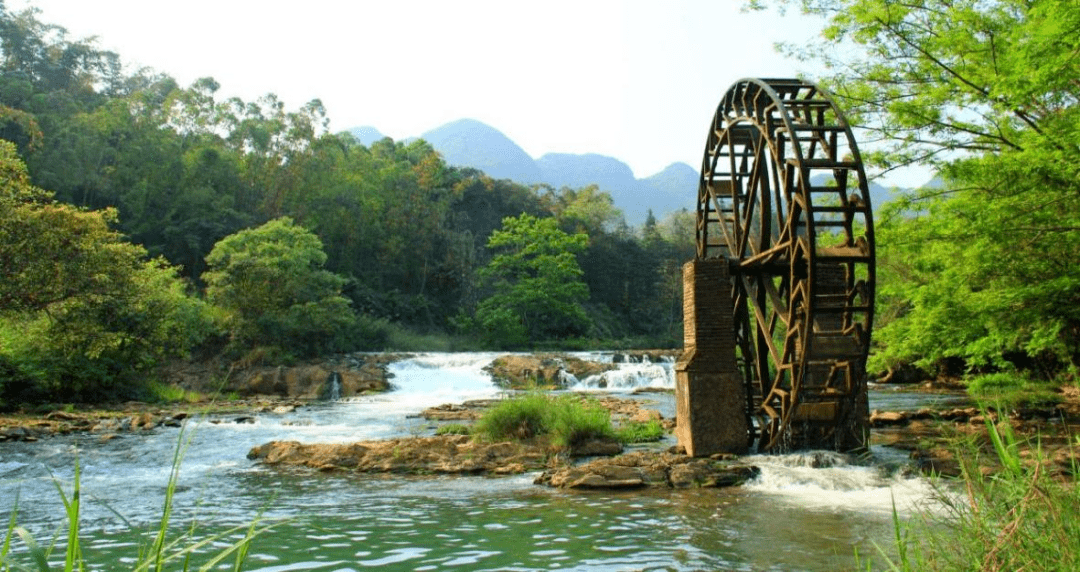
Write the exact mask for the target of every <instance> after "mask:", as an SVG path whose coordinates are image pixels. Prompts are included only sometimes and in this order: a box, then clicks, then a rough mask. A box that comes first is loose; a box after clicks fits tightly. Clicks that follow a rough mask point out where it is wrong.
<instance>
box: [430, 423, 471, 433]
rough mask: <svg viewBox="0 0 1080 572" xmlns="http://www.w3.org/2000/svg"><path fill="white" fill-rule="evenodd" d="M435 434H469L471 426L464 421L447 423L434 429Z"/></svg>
mask: <svg viewBox="0 0 1080 572" xmlns="http://www.w3.org/2000/svg"><path fill="white" fill-rule="evenodd" d="M435 434H436V435H471V434H472V427H471V426H469V425H466V424H464V423H447V424H445V425H440V426H438V427H437V428H436V429H435Z"/></svg>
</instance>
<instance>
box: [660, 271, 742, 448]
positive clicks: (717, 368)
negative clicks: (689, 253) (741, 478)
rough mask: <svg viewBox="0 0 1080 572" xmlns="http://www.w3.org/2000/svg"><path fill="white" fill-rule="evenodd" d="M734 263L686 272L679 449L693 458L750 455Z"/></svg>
mask: <svg viewBox="0 0 1080 572" xmlns="http://www.w3.org/2000/svg"><path fill="white" fill-rule="evenodd" d="M732 313H733V309H732V301H731V286H730V280H729V276H728V263H727V261H726V260H724V259H706V260H693V261H691V262H688V263H686V265H684V266H683V324H684V325H683V333H684V340H683V354H682V357H681V358H680V359H679V362H678V363H677V364H676V365H675V402H676V408H677V411H676V415H677V418H678V426H677V427H676V428H675V436H676V438H677V439H678V442H679V445H682V446H683V447H684V448H685V449H686V453H687V454H688V455H690V456H693V457H706V456H709V455H713V454H716V453H736V454H741V453H745V452H746V451H747V448H748V441H749V440H748V435H749V433H748V431H749V426H748V419H747V411H746V388H745V386H744V385H743V379H742V376H741V375H740V374H739V372H738V370H737V369H736V365H735V327H734V318H733V316H732Z"/></svg>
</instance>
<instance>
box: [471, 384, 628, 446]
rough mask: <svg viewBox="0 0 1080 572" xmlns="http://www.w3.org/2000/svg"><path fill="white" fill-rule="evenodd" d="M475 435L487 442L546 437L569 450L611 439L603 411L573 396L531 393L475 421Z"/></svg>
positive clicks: (512, 400) (498, 406) (610, 432)
mask: <svg viewBox="0 0 1080 572" xmlns="http://www.w3.org/2000/svg"><path fill="white" fill-rule="evenodd" d="M474 430H475V434H476V435H478V436H479V437H481V438H484V439H487V440H492V441H496V440H500V439H518V440H526V439H533V438H537V437H542V436H543V437H547V438H549V439H550V440H551V444H552V445H554V446H556V447H573V446H574V445H576V444H578V443H581V442H582V441H586V440H588V439H604V438H614V437H615V430H614V429H613V428H612V426H611V416H610V414H609V413H608V411H607V410H606V409H604V408H603V407H601V406H600V405H598V404H596V403H595V402H592V401H589V400H583V399H581V398H580V397H578V396H574V395H562V396H547V395H543V394H539V393H532V394H529V395H526V396H524V397H517V398H514V399H508V400H506V401H504V402H502V403H500V404H498V405H496V406H495V407H493V408H491V409H490V410H489V411H488V412H487V413H485V414H484V416H483V417H481V418H480V420H479V421H477V423H476V426H475V428H474Z"/></svg>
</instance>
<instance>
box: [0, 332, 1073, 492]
mask: <svg viewBox="0 0 1080 572" xmlns="http://www.w3.org/2000/svg"><path fill="white" fill-rule="evenodd" d="M406 357H408V356H405V355H397V354H370V355H369V354H359V355H355V356H340V357H338V358H335V359H333V360H326V361H325V362H321V363H312V364H304V365H299V366H293V367H289V368H285V367H277V368H271V367H256V368H248V369H246V370H233V371H231V372H227V375H225V376H224V377H221V376H220V375H219V374H218V375H215V374H213V373H211V372H210V371H209V369H204V370H203V371H202V373H201V374H199V373H198V372H197V371H196V370H195V369H193V368H192V369H188V370H180V369H176V370H174V371H173V381H174V383H175V384H176V386H177V387H182V388H184V389H185V390H192V391H194V390H206V389H207V388H209V387H211V386H213V385H214V384H218V386H219V387H220V386H222V385H223V386H224V387H227V388H229V391H230V392H232V393H233V394H234V395H239V394H242V395H244V397H243V398H241V399H231V400H225V401H222V400H216V401H215V400H207V401H203V402H194V403H189V402H183V403H174V404H168V405H163V404H149V403H142V402H124V403H120V404H112V405H107V406H77V405H65V406H57V407H55V408H47V409H36V410H33V411H22V412H13V413H8V414H0V441H35V440H40V439H46V438H48V437H50V436H53V435H62V434H71V433H85V434H91V435H97V436H99V438H100V439H101V440H108V439H112V438H114V437H116V436H118V435H123V434H137V433H139V432H146V431H151V430H154V429H157V428H178V427H180V426H181V425H182V424H183V423H184V421H185V419H188V418H190V417H193V416H203V417H206V418H209V419H211V422H212V423H216V422H225V423H254V422H256V421H257V420H258V419H259V418H260V417H267V416H282V415H287V414H289V413H291V412H293V411H296V410H297V409H298V408H299V409H302V408H305V407H310V406H313V405H315V404H318V403H322V402H321V401H320V399H331V398H334V397H340V398H352V397H356V396H361V395H377V394H379V393H382V392H385V391H386V390H388V389H390V388H392V387H393V375H392V374H391V373H389V371H388V365H389V364H391V363H394V362H397V361H400V360H403V359H405V358H406ZM617 357H618V358H619V359H620V360H630V361H633V360H637V361H639V362H641V361H649V360H655V361H662V360H670V359H671V356H670V355H669V354H668V353H661V354H656V355H652V354H650V353H649V352H633V353H627V354H618V356H617ZM615 361H616V360H615V359H614V358H613V359H612V363H597V362H595V361H587V360H582V359H580V358H577V357H574V356H572V355H567V354H557V353H545V354H532V355H523V354H507V355H502V356H496V357H494V358H493V359H492V361H491V364H490V365H489V366H488V367H486V368H485V370H486V371H487V372H488V373H489V374H490V375H492V377H493V378H494V379H497V380H498V383H499V384H500V385H501V386H502V387H504V388H512V389H533V390H535V389H540V388H554V389H559V388H564V387H566V383H567V380H574V381H576V382H579V383H580V382H581V380H585V379H593V378H596V379H602V375H603V374H605V373H606V372H612V371H613V370H615V369H617V366H616V364H615V363H614V362H615ZM594 383H595V384H596V385H594V387H598V386H600V385H599V384H600V383H602V382H594ZM878 387H879V390H878V391H881V389H880V388H882V387H887V388H889V389H895V388H902V389H901V390H900V391H898V392H897V393H907V394H913V395H933V394H935V393H940V392H942V391H946V394H948V395H958V394H957V393H956V390H957V388H956V387H951V386H950V387H947V388H945V389H944V390H943V388H942V386H941V384H933V385H927V386H915V385H910V384H906V385H899V384H890V385H888V386H882V385H879V386H878ZM593 398H594V399H595V400H597V401H598V402H600V403H601V404H602V405H603V406H604V407H605V408H607V409H608V410H609V411H610V412H611V413H612V416H613V418H614V419H616V420H617V421H634V422H647V421H658V422H660V423H661V424H662V426H663V428H664V429H665V430H666V431H667V432H669V433H670V432H671V431H672V430H673V428H674V425H675V420H674V419H672V418H664V417H663V416H662V415H660V414H659V413H658V412H657V411H655V410H653V409H650V408H649V407H646V406H644V404H643V403H642V402H640V401H637V400H634V399H632V398H628V397H626V396H622V397H614V396H610V395H605V394H603V393H597V394H593ZM492 403H493V402H492V401H491V400H480V401H478V402H468V401H467V402H464V403H444V404H441V405H438V406H434V407H430V408H428V409H427V410H425V411H423V412H422V413H421V414H419V415H418V416H420V417H423V418H424V419H426V420H428V421H430V422H431V424H429V426H428V428H427V430H428V431H433V430H434V428H435V427H436V426H437V425H439V424H442V423H447V422H466V423H468V422H471V421H473V420H475V419H477V418H478V417H479V416H480V415H481V414H482V412H483V411H484V410H485V408H486V407H488V406H490V405H491V404H492ZM990 415H991V419H992V420H993V421H995V422H1005V421H1007V422H1008V423H1009V424H1010V426H1011V427H1012V428H1013V430H1014V431H1015V433H1016V434H1017V435H1018V436H1020V437H1021V439H1030V440H1034V439H1035V438H1038V439H1039V445H1040V447H1041V448H1042V450H1043V452H1044V458H1045V459H1048V460H1049V468H1050V469H1051V470H1052V471H1053V472H1055V473H1058V474H1067V473H1069V472H1070V471H1071V468H1072V464H1073V463H1072V461H1073V456H1074V455H1073V451H1072V448H1073V445H1075V439H1076V436H1077V435H1080V392H1078V391H1076V389H1075V388H1069V390H1067V391H1066V392H1065V393H1064V394H1063V395H1062V400H1061V402H1060V403H1059V404H1057V405H1056V406H1053V407H1043V408H1016V409H1012V410H1010V411H1008V413H1007V414H1003V415H1001V416H999V415H998V414H997V413H994V412H991V413H990ZM870 421H871V427H872V433H871V442H872V444H875V445H884V446H888V447H890V448H892V449H895V450H899V451H904V452H906V453H907V454H908V456H909V457H910V460H911V462H912V464H913V466H915V467H917V468H918V469H919V470H921V471H922V472H924V473H932V474H942V475H948V476H955V475H959V474H960V464H959V462H958V460H957V458H956V454H955V451H956V449H957V443H958V442H961V441H968V442H973V443H974V444H975V445H976V446H977V447H980V448H983V449H984V450H987V452H988V453H989V452H990V451H989V447H990V446H991V443H990V440H989V439H988V438H987V427H986V422H985V421H986V419H985V417H984V414H983V412H982V411H980V410H978V409H976V408H974V407H970V406H964V407H948V408H941V409H929V408H919V409H909V410H904V409H891V410H881V411H874V412H873V414H872V415H871V418H870ZM987 458H988V459H992V458H993V455H987ZM987 470H993V468H992V467H988V469H987ZM461 472H462V473H468V472H469V471H461Z"/></svg>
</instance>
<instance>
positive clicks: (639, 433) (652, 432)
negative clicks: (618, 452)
mask: <svg viewBox="0 0 1080 572" xmlns="http://www.w3.org/2000/svg"><path fill="white" fill-rule="evenodd" d="M664 433H665V431H664V426H663V425H662V424H661V423H660V422H659V421H657V420H655V419H650V420H649V421H644V422H641V421H630V422H628V423H624V424H623V425H622V426H621V427H619V428H618V429H617V430H616V431H615V436H616V437H617V438H618V439H619V441H622V442H623V443H654V442H656V441H659V440H661V439H663V438H664Z"/></svg>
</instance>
